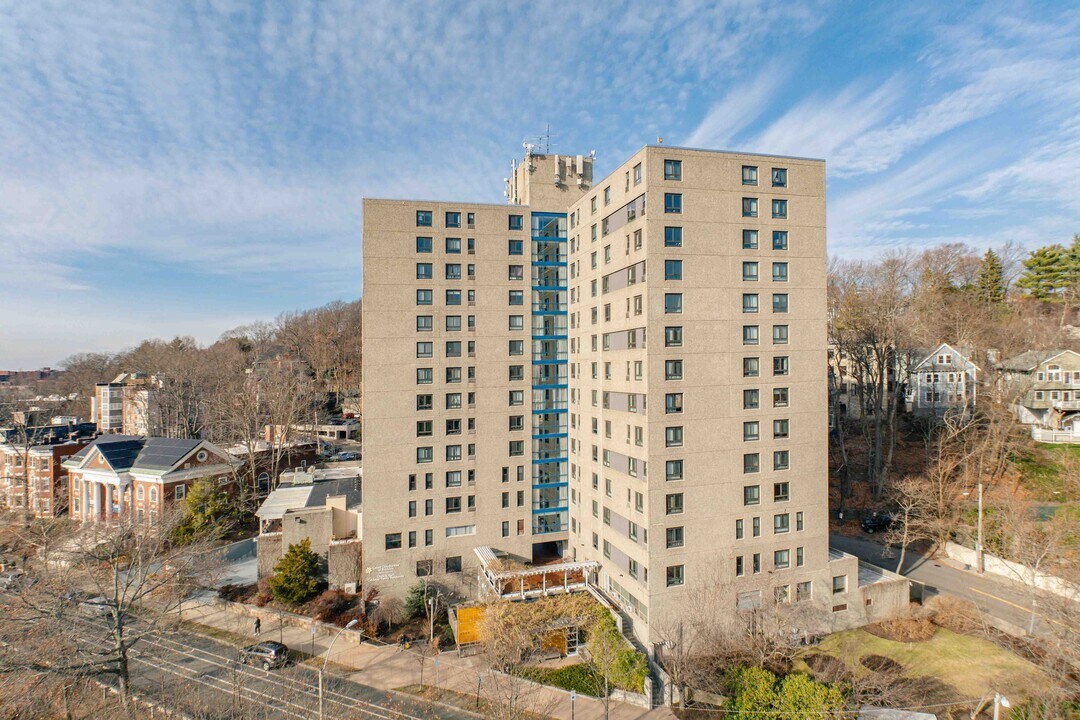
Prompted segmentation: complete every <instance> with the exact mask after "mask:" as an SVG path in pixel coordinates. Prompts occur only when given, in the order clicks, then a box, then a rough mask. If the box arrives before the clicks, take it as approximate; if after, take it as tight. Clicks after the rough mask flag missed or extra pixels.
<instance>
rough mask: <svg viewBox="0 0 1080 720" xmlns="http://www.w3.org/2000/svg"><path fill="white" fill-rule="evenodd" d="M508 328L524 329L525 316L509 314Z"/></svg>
mask: <svg viewBox="0 0 1080 720" xmlns="http://www.w3.org/2000/svg"><path fill="white" fill-rule="evenodd" d="M509 329H510V330H524V329H525V316H524V315H511V316H510V327H509Z"/></svg>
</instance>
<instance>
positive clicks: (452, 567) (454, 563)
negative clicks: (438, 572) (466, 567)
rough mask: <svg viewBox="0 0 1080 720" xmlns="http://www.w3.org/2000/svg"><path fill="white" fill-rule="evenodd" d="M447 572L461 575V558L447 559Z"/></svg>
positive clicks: (455, 556) (456, 556) (458, 556)
mask: <svg viewBox="0 0 1080 720" xmlns="http://www.w3.org/2000/svg"><path fill="white" fill-rule="evenodd" d="M446 572H447V573H459V572H461V556H460V555H451V556H450V557H448V558H446Z"/></svg>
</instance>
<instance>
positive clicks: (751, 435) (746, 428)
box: [742, 420, 761, 440]
mask: <svg viewBox="0 0 1080 720" xmlns="http://www.w3.org/2000/svg"><path fill="white" fill-rule="evenodd" d="M760 426H761V423H759V422H758V421H757V420H752V421H750V422H744V423H743V424H742V439H743V440H758V439H760V437H761V434H760V431H759V428H760Z"/></svg>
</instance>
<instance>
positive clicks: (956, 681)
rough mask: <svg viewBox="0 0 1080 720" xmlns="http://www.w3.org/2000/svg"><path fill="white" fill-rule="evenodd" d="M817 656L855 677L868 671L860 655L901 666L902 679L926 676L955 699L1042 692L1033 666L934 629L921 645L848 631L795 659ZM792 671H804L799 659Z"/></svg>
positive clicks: (984, 644)
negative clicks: (827, 657) (835, 661)
mask: <svg viewBox="0 0 1080 720" xmlns="http://www.w3.org/2000/svg"><path fill="white" fill-rule="evenodd" d="M814 653H823V654H826V655H832V656H833V657H836V658H839V659H841V660H843V661H844V662H846V663H847V664H848V666H849V667H851V668H854V669H855V670H856V672H869V671H868V670H865V669H864V668H863V666H862V665H860V664H859V658H861V657H863V656H864V655H882V656H884V657H887V658H891V659H893V660H895V661H896V662H898V663H900V664H901V665H903V666H904V672H903V674H904V675H905V676H908V677H920V676H929V677H935V678H937V679H938V680H941V681H942V682H944V683H946V684H947V685H951V686H952V687H954V688H955V689H956V691H957V693H958V694H959V695H962V696H965V697H982V696H984V695H986V694H987V693H989V692H993V691H994V690H997V691H999V692H1003V693H1005V694H1006V695H1008V696H1009V697H1015V698H1021V699H1022V698H1026V697H1028V692H1029V689H1032V688H1039V687H1044V686H1045V684H1046V681H1047V678H1046V676H1045V675H1044V674H1043V673H1042V671H1041V670H1039V669H1038V668H1037V667H1035V665H1033V664H1031V663H1030V662H1028V661H1027V660H1024V659H1023V658H1020V657H1017V656H1016V655H1013V654H1012V653H1010V652H1008V651H1006V650H1003V649H1002V648H1000V647H998V646H997V645H995V644H993V643H992V642H990V641H988V640H983V639H981V638H976V637H969V636H967V635H958V634H956V633H954V632H951V631H949V630H944V629H940V628H939V629H938V631H937V633H936V634H935V635H934V637H933V638H932V639H930V640H928V641H926V642H917V643H902V642H895V641H893V640H885V639H883V638H879V637H877V636H875V635H871V634H870V633H868V632H865V631H863V630H848V631H846V632H842V633H835V634H833V635H830V636H828V637H827V638H825V639H824V640H823V641H822V642H821V644H820V645H817V646H816V647H812V648H807V649H806V650H804V651H803V652H802V653H801V655H803V656H805V655H812V654H814ZM795 670H802V671H804V672H808V671H809V668H808V667H807V666H806V663H804V662H803V661H802V660H801V659H799V660H797V661H796V665H795Z"/></svg>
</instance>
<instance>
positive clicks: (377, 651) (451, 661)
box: [183, 600, 675, 720]
mask: <svg viewBox="0 0 1080 720" xmlns="http://www.w3.org/2000/svg"><path fill="white" fill-rule="evenodd" d="M249 611H250V612H257V613H258V616H259V618H260V619H261V621H262V632H261V633H260V634H259V636H258V637H257V638H256V636H255V634H254V622H255V621H254V615H249V614H247V612H245V611H243V610H240V609H237V608H234V607H233V606H231V605H230V604H228V603H222V602H216V601H210V600H203V601H200V602H198V603H195V602H192V603H191V604H186V605H185V607H184V610H183V618H184V620H185V621H188V622H194V623H198V624H200V625H205V626H209V627H213V628H217V629H219V630H225V631H227V632H230V633H234V634H236V635H239V636H241V637H244V638H251V639H252V642H254V641H255V640H256V639H258V640H275V641H278V642H282V643H284V644H285V645H287V646H288V647H290V648H292V649H293V650H298V651H300V652H304V653H308V654H311V655H314V656H317V657H320V658H325V657H326V655H325V653H326V650H327V648H328V647H329V646H330V643H331V641H333V637H334V631H333V630H332V629H330V628H329V627H328V626H324V625H322V624H321V623H320V624H317V625H316V626H315V627H316V630H315V633H314V635H313V634H312V631H311V629H310V628H304V627H297V626H295V625H289V624H286V623H279V622H278V617H277V614H276V613H275V612H274V611H273V610H270V609H267V610H266V611H265V612H258V610H257V609H255V608H251V609H249ZM352 635H353V633H352V632H349V631H347V632H346V633H342V636H341V637H340V638H339V639H338V640H337V642H336V643H334V648H333V653H332V654H331V655H330V663H332V664H333V665H336V666H337V668H336V670H337V673H339V674H340V673H342V668H353V669H354V671H353V672H351V673H347V674H345V675H344V677H347V678H348V679H349V680H352V681H354V682H357V683H361V684H364V685H368V686H370V687H374V688H378V689H380V690H395V689H397V688H401V687H405V686H408V685H420V681H421V668H422V672H423V683H424V685H425V686H427V685H437V686H438V687H440V688H444V689H447V690H453V691H455V692H458V693H462V694H464V695H467V696H469V697H475V696H476V692H477V684H478V681H479V687H480V693H481V696H482V697H484V696H486V692H485V690H484V686H485V684H490V683H491V682H492V679H491V678H492V676H491V675H490V673H489V671H488V669H487V668H485V667H484V666H483V664H482V662H481V661H480V659H479V658H476V657H467V658H463V657H458V655H457V654H456V653H454V652H447V653H441V654H439V655H438V656H435V657H433V656H431V655H428V656H427V657H424V658H423V661H421V658H422V657H423V656H421V655H420V653H419V652H418V651H416V650H415V649H414V650H408V651H401V650H400V649H399V648H398V647H397V646H396V645H391V646H381V647H379V646H375V645H372V644H370V643H366V642H365V643H362V644H357V643H356V641H355V640H354V639H353V638H352V637H348V636H352ZM347 637H348V639H347ZM530 685H532V687H533V690H531V691H529V692H528V693H527V695H528V701H527V703H528V704H529V705H530V706H532V707H533V708H535V709H536V710H537V711H538V712H540V713H542V714H544V715H549V716H551V717H555V718H567V719H569V718H570V716H571V713H570V693H568V692H566V691H564V690H560V689H558V688H552V687H548V686H545V685H537V684H533V683H530ZM573 714H574V719H575V720H578V719H580V720H603V718H604V705H603V703H602V702H600V701H599V700H596V699H595V698H588V697H585V696H582V695H578V696H577V698H576V700H575V702H574V713H573ZM609 717H610V718H611V720H638V719H643V718H648V719H649V720H673V719H674V717H675V716H674V714H673V713H672V712H671V710H670V708H666V707H660V708H656V709H654V710H651V711H649V710H646V709H645V708H642V707H637V706H634V705H631V704H629V703H623V702H617V701H615V700H612V701H611V703H610V716H609Z"/></svg>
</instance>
